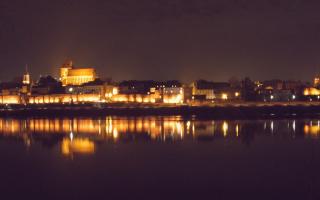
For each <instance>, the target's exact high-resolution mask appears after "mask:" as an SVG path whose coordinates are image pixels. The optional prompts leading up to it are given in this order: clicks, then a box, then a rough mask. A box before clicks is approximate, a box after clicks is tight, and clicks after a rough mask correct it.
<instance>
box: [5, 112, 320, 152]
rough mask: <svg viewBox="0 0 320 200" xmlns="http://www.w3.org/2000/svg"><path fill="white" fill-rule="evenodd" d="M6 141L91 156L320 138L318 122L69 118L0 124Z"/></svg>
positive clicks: (12, 121)
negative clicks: (107, 149)
mask: <svg viewBox="0 0 320 200" xmlns="http://www.w3.org/2000/svg"><path fill="white" fill-rule="evenodd" d="M0 134H1V136H2V139H4V138H11V137H14V138H19V139H21V140H23V141H24V143H25V144H26V146H31V145H32V144H33V143H34V142H35V138H36V139H37V141H41V140H42V139H44V140H48V136H49V137H52V140H58V144H59V145H60V149H61V153H62V154H64V155H72V154H74V153H78V154H92V153H94V152H95V150H96V146H95V144H96V143H97V142H103V141H105V142H114V143H116V142H124V141H125V142H128V141H131V142H135V141H155V142H179V141H211V140H215V139H234V140H241V141H243V142H244V143H246V144H249V143H250V142H252V141H254V136H255V135H263V136H282V137H289V138H296V137H300V138H319V136H320V120H253V121H252V120H251V121H246V120H244V121H243V120H188V119H182V118H181V117H131V118H130V117H127V118H126V117H105V118H96V119H92V118H73V119H67V118H64V119H61V118H57V119H54V118H53V119H49V118H30V119H0Z"/></svg>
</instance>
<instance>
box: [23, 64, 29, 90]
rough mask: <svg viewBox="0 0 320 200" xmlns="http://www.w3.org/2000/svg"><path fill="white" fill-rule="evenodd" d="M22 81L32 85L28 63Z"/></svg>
mask: <svg viewBox="0 0 320 200" xmlns="http://www.w3.org/2000/svg"><path fill="white" fill-rule="evenodd" d="M22 83H23V84H25V85H30V74H29V72H28V65H26V72H25V73H24V74H23V79H22Z"/></svg>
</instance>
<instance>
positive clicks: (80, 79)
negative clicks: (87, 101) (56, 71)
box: [60, 61, 96, 86]
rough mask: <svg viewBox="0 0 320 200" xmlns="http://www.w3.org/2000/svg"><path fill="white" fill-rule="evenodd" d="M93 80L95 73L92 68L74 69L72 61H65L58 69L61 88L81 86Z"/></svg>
mask: <svg viewBox="0 0 320 200" xmlns="http://www.w3.org/2000/svg"><path fill="white" fill-rule="evenodd" d="M95 79H96V71H95V69H94V68H92V67H87V68H76V67H74V66H73V62H72V61H67V62H65V63H64V64H63V65H62V66H61V68H60V80H61V82H62V85H63V86H66V85H81V84H83V83H87V82H90V81H94V80H95Z"/></svg>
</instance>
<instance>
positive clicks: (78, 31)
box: [0, 0, 320, 82]
mask: <svg viewBox="0 0 320 200" xmlns="http://www.w3.org/2000/svg"><path fill="white" fill-rule="evenodd" d="M319 10H320V2H319V1H318V0H252V1H249V0H104V1H103V0H101V1H98V0H87V1H82V0H74V1H72V0H69V1H67V0H65V1H61V0H52V1H48V0H37V1H34V0H28V1H23V0H1V1H0V45H1V46H0V66H1V74H0V80H9V79H10V78H11V77H14V76H18V75H21V73H23V71H24V66H25V64H28V65H29V66H30V71H31V73H32V76H33V77H34V78H37V77H38V76H39V75H40V74H42V75H45V74H53V75H55V76H57V75H58V66H60V65H61V64H62V63H63V62H64V60H65V59H67V58H71V59H73V60H74V62H75V65H76V66H96V69H97V72H98V75H99V76H100V77H112V78H113V79H115V80H124V79H155V80H161V79H163V80H168V79H181V80H182V81H185V82H191V81H192V80H194V79H199V78H203V79H208V80H213V81H223V80H228V79H229V78H230V77H231V76H236V77H238V78H239V79H240V78H243V77H245V76H250V77H251V78H252V79H263V80H264V79H273V78H281V79H297V80H310V79H311V78H312V77H313V76H314V75H315V74H316V73H319V72H320V13H319Z"/></svg>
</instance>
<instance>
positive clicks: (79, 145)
mask: <svg viewBox="0 0 320 200" xmlns="http://www.w3.org/2000/svg"><path fill="white" fill-rule="evenodd" d="M61 151H62V154H63V155H70V154H73V153H79V154H92V153H94V152H95V145H94V142H92V141H90V140H89V139H82V138H76V139H73V140H72V141H71V140H70V139H67V138H65V139H63V141H62V144H61Z"/></svg>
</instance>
